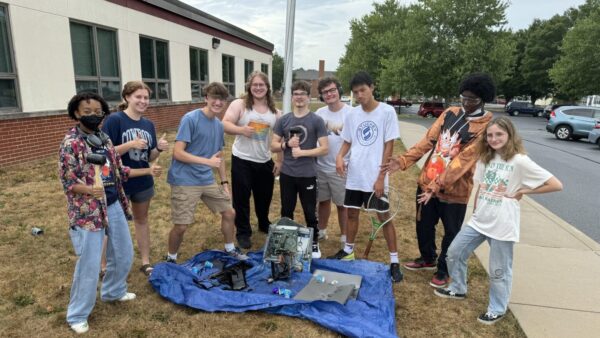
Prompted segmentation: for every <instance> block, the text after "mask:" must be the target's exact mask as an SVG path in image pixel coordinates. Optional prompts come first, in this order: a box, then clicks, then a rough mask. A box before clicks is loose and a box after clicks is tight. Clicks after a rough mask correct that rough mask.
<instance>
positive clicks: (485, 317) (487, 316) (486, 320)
mask: <svg viewBox="0 0 600 338" xmlns="http://www.w3.org/2000/svg"><path fill="white" fill-rule="evenodd" d="M502 318H504V315H503V314H502V315H495V314H493V313H491V312H486V313H482V314H480V315H479V317H477V320H478V321H479V322H480V323H483V324H485V325H492V324H494V323H495V322H497V321H499V320H500V319H502Z"/></svg>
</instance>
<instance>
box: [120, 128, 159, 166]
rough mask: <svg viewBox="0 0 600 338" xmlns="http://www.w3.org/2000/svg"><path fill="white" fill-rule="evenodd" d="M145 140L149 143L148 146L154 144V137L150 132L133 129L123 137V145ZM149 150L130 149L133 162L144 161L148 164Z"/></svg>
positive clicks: (128, 130)
mask: <svg viewBox="0 0 600 338" xmlns="http://www.w3.org/2000/svg"><path fill="white" fill-rule="evenodd" d="M137 139H144V140H146V142H148V145H151V144H152V136H151V135H150V133H149V132H147V131H145V130H143V129H139V128H131V129H127V130H126V131H125V132H124V133H123V135H121V143H127V142H129V141H133V140H137ZM148 154H149V152H148V148H146V149H135V148H132V149H129V152H128V155H129V158H130V159H131V160H132V161H138V162H139V161H143V162H148Z"/></svg>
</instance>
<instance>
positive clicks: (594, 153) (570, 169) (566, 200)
mask: <svg viewBox="0 0 600 338" xmlns="http://www.w3.org/2000/svg"><path fill="white" fill-rule="evenodd" d="M417 108H418V106H417V105H413V106H412V107H410V108H401V112H402V114H407V115H409V117H408V118H409V119H410V121H411V122H414V123H417V124H420V125H423V126H425V127H429V126H430V125H431V124H432V123H433V121H434V120H433V119H424V118H420V117H416V116H414V115H413V114H415V113H416V110H417ZM410 115H413V116H410ZM495 115H497V116H507V115H506V114H501V113H496V114H495ZM401 116H402V115H401ZM511 119H512V121H513V122H514V123H515V125H516V126H517V128H518V130H519V133H520V135H521V137H522V138H523V142H524V145H525V148H526V149H527V152H528V154H529V156H530V157H531V158H532V159H533V160H534V161H535V162H536V163H538V164H539V165H541V166H542V167H544V168H546V169H547V170H549V171H550V172H552V173H553V174H554V175H555V176H556V177H558V178H559V179H560V180H561V181H562V182H563V185H564V190H563V191H562V192H559V193H553V194H545V195H530V196H531V197H532V198H533V199H534V200H535V201H536V202H538V203H540V204H542V205H543V206H544V207H546V208H548V209H549V210H550V211H552V212H553V213H555V214H556V215H558V216H559V217H561V218H562V219H563V220H565V221H567V222H568V223H570V224H572V225H573V226H575V227H576V228H577V229H579V230H581V231H582V232H584V233H585V234H586V235H588V236H589V237H590V238H592V239H594V240H595V241H596V242H598V243H600V147H598V146H597V145H593V144H591V143H588V142H587V140H586V139H583V140H580V141H559V140H557V139H556V138H555V137H554V135H552V134H550V133H548V132H546V129H545V126H546V120H545V119H544V118H536V117H530V116H515V117H511Z"/></svg>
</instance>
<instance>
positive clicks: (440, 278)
mask: <svg viewBox="0 0 600 338" xmlns="http://www.w3.org/2000/svg"><path fill="white" fill-rule="evenodd" d="M447 284H448V276H447V275H446V274H444V273H438V272H436V273H435V274H434V275H433V278H431V282H429V285H431V286H433V287H434V288H443V287H444V286H446V285H447Z"/></svg>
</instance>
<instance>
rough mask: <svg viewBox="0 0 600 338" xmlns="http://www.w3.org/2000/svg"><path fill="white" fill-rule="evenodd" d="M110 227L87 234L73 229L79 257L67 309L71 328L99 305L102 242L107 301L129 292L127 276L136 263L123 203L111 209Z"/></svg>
mask: <svg viewBox="0 0 600 338" xmlns="http://www.w3.org/2000/svg"><path fill="white" fill-rule="evenodd" d="M107 211H108V224H109V226H108V228H106V229H102V230H100V231H87V230H83V229H81V228H79V227H75V229H70V230H69V235H70V236H71V242H72V243H73V248H74V249H75V254H76V255H77V256H79V259H78V260H77V264H76V265H75V272H74V273H73V285H71V298H70V300H69V307H68V308H67V323H69V325H73V324H78V323H82V322H85V321H87V318H88V316H89V315H90V313H91V312H92V309H93V308H94V305H95V304H96V288H97V287H98V278H99V274H100V259H101V256H102V241H103V239H104V234H105V233H106V235H107V236H108V243H107V246H106V263H107V265H106V274H105V275H104V280H103V281H102V289H101V291H100V295H101V299H102V300H103V301H112V300H117V299H119V298H121V297H123V296H124V295H125V293H127V275H128V274H129V270H131V264H132V263H133V244H132V242H131V235H130V234H129V225H128V224H127V219H126V218H125V214H124V213H123V209H122V208H121V204H120V203H119V202H115V203H113V204H111V205H109V206H108V210H107Z"/></svg>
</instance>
